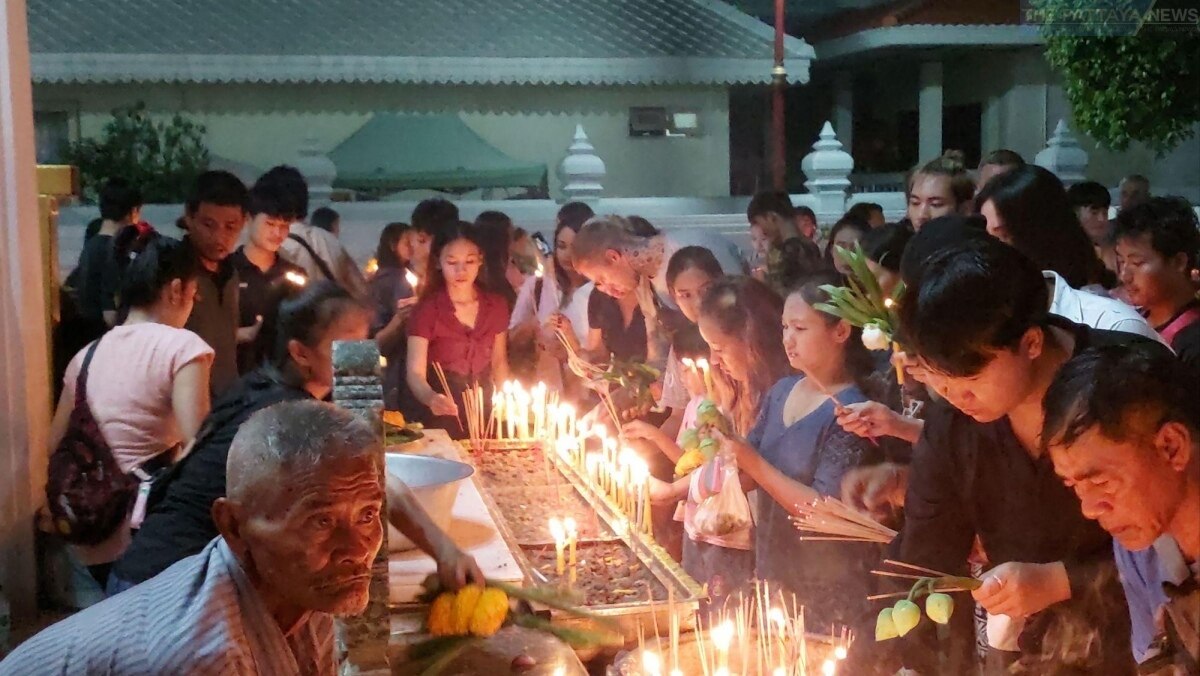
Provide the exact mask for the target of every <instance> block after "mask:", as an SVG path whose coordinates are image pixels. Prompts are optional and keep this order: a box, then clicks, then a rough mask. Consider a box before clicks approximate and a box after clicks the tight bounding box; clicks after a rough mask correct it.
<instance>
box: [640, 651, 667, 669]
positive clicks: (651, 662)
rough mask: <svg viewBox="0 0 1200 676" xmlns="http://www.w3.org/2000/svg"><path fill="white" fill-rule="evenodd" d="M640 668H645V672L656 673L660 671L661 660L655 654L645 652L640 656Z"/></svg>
mask: <svg viewBox="0 0 1200 676" xmlns="http://www.w3.org/2000/svg"><path fill="white" fill-rule="evenodd" d="M642 666H644V667H646V671H648V672H651V673H658V672H659V671H660V670H661V669H662V658H660V657H659V656H658V653H656V652H649V651H647V652H646V653H644V654H643V655H642Z"/></svg>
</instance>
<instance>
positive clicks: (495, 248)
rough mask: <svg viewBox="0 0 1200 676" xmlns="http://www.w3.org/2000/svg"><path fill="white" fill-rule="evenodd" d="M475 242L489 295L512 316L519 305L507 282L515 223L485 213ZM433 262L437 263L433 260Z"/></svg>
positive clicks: (478, 223)
mask: <svg viewBox="0 0 1200 676" xmlns="http://www.w3.org/2000/svg"><path fill="white" fill-rule="evenodd" d="M475 232H476V239H477V240H478V242H479V246H480V247H481V248H482V250H483V259H484V261H483V262H484V273H483V282H484V284H485V285H487V289H488V291H491V292H492V293H495V294H499V295H500V296H501V297H502V298H504V302H505V303H507V304H508V310H509V312H512V309H513V306H514V305H516V302H517V290H516V289H515V288H513V285H512V284H511V283H510V282H509V279H508V268H509V264H510V263H511V259H512V244H513V232H514V227H513V222H512V219H511V218H509V217H508V214H506V213H504V212H502V211H485V212H483V213H481V214H479V216H477V217H476V218H475ZM430 260H431V261H432V260H434V257H433V256H430Z"/></svg>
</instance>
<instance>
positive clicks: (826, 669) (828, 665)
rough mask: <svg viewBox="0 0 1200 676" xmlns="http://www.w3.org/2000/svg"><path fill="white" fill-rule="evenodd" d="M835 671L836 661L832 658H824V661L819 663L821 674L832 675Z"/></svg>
mask: <svg viewBox="0 0 1200 676" xmlns="http://www.w3.org/2000/svg"><path fill="white" fill-rule="evenodd" d="M836 673H837V663H836V662H834V661H833V660H825V663H824V664H822V665H821V674H822V676H834V674H836Z"/></svg>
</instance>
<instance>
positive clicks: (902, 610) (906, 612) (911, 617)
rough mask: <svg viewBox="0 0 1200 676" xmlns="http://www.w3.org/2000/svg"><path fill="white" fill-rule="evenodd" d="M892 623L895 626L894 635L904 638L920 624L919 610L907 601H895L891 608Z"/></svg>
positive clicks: (915, 605)
mask: <svg viewBox="0 0 1200 676" xmlns="http://www.w3.org/2000/svg"><path fill="white" fill-rule="evenodd" d="M892 622H893V623H895V625H896V633H897V634H899V635H901V636H904V635H905V634H907V633H908V632H910V631H912V630H913V627H916V626H917V624H919V623H920V622H921V609H920V608H919V607H918V606H917V604H915V603H913V602H912V601H909V600H908V599H902V600H900V601H897V602H896V605H895V606H893V607H892Z"/></svg>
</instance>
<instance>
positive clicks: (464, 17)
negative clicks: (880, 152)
mask: <svg viewBox="0 0 1200 676" xmlns="http://www.w3.org/2000/svg"><path fill="white" fill-rule="evenodd" d="M28 10H29V39H30V45H31V50H32V51H33V62H32V66H33V74H34V79H35V80H36V81H39V82H69V81H82V82H122V81H124V82H131V81H192V82H248V81H250V82H252V81H265V82H303V81H367V82H425V83H430V82H450V83H496V84H499V83H546V84H550V83H580V84H650V83H739V82H767V81H769V80H770V71H771V55H772V50H771V38H772V29H771V28H770V27H769V26H767V25H766V24H764V23H762V22H761V21H759V20H757V19H755V18H753V17H750V16H748V15H746V14H743V13H741V12H739V11H738V10H736V9H734V8H732V7H730V6H729V5H726V4H725V3H723V2H720V0H28ZM786 51H787V58H788V70H789V76H790V77H791V79H792V80H795V81H801V82H803V81H806V80H807V75H808V73H807V70H808V61H809V59H811V58H812V49H811V47H809V46H808V44H806V43H805V42H804V41H802V40H798V39H795V38H788V39H787V42H786Z"/></svg>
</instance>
